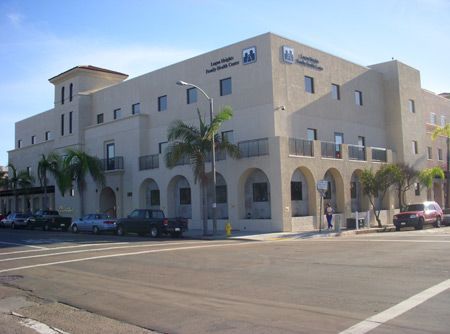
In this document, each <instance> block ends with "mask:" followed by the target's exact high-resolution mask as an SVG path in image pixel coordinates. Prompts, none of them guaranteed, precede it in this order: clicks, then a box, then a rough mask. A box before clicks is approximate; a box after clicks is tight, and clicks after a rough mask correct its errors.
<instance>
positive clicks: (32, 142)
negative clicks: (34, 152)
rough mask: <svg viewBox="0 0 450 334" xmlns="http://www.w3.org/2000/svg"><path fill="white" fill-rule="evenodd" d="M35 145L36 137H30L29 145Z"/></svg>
mask: <svg viewBox="0 0 450 334" xmlns="http://www.w3.org/2000/svg"><path fill="white" fill-rule="evenodd" d="M34 144H36V136H31V145H34Z"/></svg>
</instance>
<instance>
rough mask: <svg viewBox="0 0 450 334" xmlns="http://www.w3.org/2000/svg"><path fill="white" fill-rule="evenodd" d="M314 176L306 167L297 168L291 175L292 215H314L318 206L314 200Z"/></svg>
mask: <svg viewBox="0 0 450 334" xmlns="http://www.w3.org/2000/svg"><path fill="white" fill-rule="evenodd" d="M314 183H315V182H314V177H313V175H312V173H311V171H310V170H309V169H308V168H306V167H300V168H297V169H296V170H295V171H294V173H293V174H292V177H291V207H292V210H291V213H292V217H301V216H312V215H314V212H315V209H316V206H315V200H314V198H315V197H314V189H315V188H314Z"/></svg>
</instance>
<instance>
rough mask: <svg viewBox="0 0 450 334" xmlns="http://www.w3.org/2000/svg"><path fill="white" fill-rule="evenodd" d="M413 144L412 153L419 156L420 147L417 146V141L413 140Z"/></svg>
mask: <svg viewBox="0 0 450 334" xmlns="http://www.w3.org/2000/svg"><path fill="white" fill-rule="evenodd" d="M411 144H412V153H413V154H419V147H418V146H417V141H416V140H413V141H412V142H411Z"/></svg>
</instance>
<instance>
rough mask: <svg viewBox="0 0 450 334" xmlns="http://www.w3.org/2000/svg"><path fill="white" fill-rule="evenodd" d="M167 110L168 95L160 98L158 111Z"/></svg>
mask: <svg viewBox="0 0 450 334" xmlns="http://www.w3.org/2000/svg"><path fill="white" fill-rule="evenodd" d="M166 110H167V95H163V96H160V97H158V111H166Z"/></svg>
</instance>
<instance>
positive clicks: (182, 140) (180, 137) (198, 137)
mask: <svg viewBox="0 0 450 334" xmlns="http://www.w3.org/2000/svg"><path fill="white" fill-rule="evenodd" d="M197 115H198V120H199V127H198V128H197V127H195V126H193V125H189V124H186V123H184V122H183V121H181V120H177V121H174V122H173V123H172V124H171V125H170V127H169V129H168V135H167V138H168V140H169V141H170V142H171V144H170V146H169V147H168V149H167V150H166V152H165V161H166V165H167V167H168V168H173V167H175V166H176V165H177V164H178V163H179V162H180V161H182V160H184V159H189V161H190V163H191V166H192V169H193V172H194V180H195V182H196V183H197V181H200V193H201V198H202V218H203V234H205V235H206V234H207V232H208V221H207V219H208V207H207V195H206V194H207V190H206V187H207V183H208V177H207V174H206V162H207V161H208V159H209V158H210V157H211V151H212V139H213V136H214V144H215V149H216V152H218V153H220V152H226V153H228V155H229V156H230V157H232V158H233V159H236V158H238V157H239V148H238V147H237V146H236V145H234V144H232V143H230V142H229V141H228V140H226V139H223V138H220V136H219V135H218V131H219V129H220V127H221V126H222V123H223V122H225V121H227V120H230V119H231V118H232V117H233V111H232V109H231V107H225V108H223V109H222V110H221V111H220V112H219V113H218V114H217V115H216V116H215V117H214V118H213V120H212V122H211V124H210V125H208V124H206V123H205V120H204V119H203V118H202V116H201V115H200V111H199V110H198V109H197Z"/></svg>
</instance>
